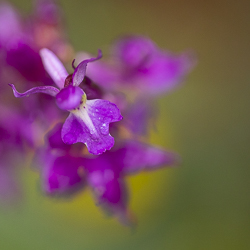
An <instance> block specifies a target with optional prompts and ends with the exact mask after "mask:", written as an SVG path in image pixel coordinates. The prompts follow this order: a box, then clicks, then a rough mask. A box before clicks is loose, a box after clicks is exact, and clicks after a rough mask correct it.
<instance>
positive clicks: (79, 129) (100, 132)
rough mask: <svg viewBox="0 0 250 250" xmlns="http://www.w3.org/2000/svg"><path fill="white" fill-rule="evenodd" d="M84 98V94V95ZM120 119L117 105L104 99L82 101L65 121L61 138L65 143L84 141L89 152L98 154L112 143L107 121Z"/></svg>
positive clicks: (109, 147) (110, 146) (107, 148)
mask: <svg viewBox="0 0 250 250" xmlns="http://www.w3.org/2000/svg"><path fill="white" fill-rule="evenodd" d="M84 97H85V98H86V96H85V95H84ZM121 119H122V116H121V114H120V110H119V109H118V108H117V106H116V105H115V104H113V103H110V102H109V101H105V100H100V99H96V100H90V101H86V100H85V101H84V100H83V102H82V104H81V105H80V106H79V107H78V108H77V109H74V110H71V114H70V115H69V117H68V118H67V120H66V121H65V123H64V125H63V128H62V140H63V142H64V143H66V144H74V143H76V142H82V143H85V145H86V146H87V148H88V150H89V152H90V153H91V154H95V155H99V154H102V153H103V152H105V151H106V150H109V149H111V148H112V147H113V145H114V138H113V137H112V136H111V135H110V134H109V123H111V122H117V121H120V120H121Z"/></svg>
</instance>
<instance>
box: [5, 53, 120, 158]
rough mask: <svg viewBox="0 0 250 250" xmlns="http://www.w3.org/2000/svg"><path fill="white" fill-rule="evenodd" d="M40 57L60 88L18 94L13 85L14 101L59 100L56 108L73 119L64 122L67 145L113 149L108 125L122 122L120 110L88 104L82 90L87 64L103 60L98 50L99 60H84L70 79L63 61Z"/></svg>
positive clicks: (100, 102) (96, 101)
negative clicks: (42, 97)
mask: <svg viewBox="0 0 250 250" xmlns="http://www.w3.org/2000/svg"><path fill="white" fill-rule="evenodd" d="M40 55H41V58H42V61H43V64H44V67H45V70H46V71H47V73H48V74H49V75H50V77H51V78H52V79H53V81H54V82H55V84H56V85H57V87H58V88H59V89H58V88H55V87H53V86H40V87H34V88H32V89H29V90H27V91H26V92H24V93H19V92H18V91H17V90H16V88H15V86H14V85H13V84H9V85H10V86H11V87H12V90H13V93H14V95H15V97H18V98H19V97H25V96H29V95H30V94H35V93H45V94H48V95H51V96H54V97H55V98H56V103H57V106H58V107H59V108H60V109H62V110H67V111H69V112H70V115H69V116H68V118H67V119H66V121H65V122H64V125H63V128H62V131H61V136H62V140H63V142H64V143H66V144H74V143H77V142H82V143H84V144H85V145H86V146H87V148H88V150H89V152H90V153H92V154H95V155H98V154H102V153H103V152H105V151H106V150H109V149H111V148H112V147H113V145H114V138H113V137H112V136H111V135H110V134H109V124H110V123H112V122H117V121H120V120H121V119H122V116H121V114H120V110H119V109H118V107H117V106H116V105H115V104H114V103H111V102H109V101H106V100H102V99H94V100H87V96H86V94H85V92H84V91H83V90H82V89H81V88H80V87H79V85H80V84H81V83H82V81H83V80H84V77H85V74H86V68H87V64H88V63H90V62H94V61H96V60H98V59H100V58H101V57H102V53H101V51H100V50H99V52H98V56H97V57H96V58H90V59H87V60H83V61H82V62H81V63H79V65H78V66H77V67H76V68H74V67H73V68H74V73H73V74H72V75H68V73H67V71H66V69H65V68H64V66H63V64H62V63H61V61H60V60H59V59H58V58H57V57H56V55H55V54H54V53H53V52H52V51H50V50H48V49H46V48H44V49H42V50H41V51H40Z"/></svg>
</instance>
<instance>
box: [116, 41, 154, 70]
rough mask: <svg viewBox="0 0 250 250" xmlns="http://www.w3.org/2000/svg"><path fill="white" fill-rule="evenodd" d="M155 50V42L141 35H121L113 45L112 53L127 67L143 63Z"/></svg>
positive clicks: (134, 66)
mask: <svg viewBox="0 0 250 250" xmlns="http://www.w3.org/2000/svg"><path fill="white" fill-rule="evenodd" d="M155 51H156V46H155V44H154V43H153V42H152V41H151V40H150V39H148V38H146V37H143V36H127V37H123V38H121V39H119V40H118V41H117V42H116V43H115V45H114V47H113V54H114V55H116V56H117V57H118V58H119V59H120V61H121V62H122V63H123V64H124V65H125V66H127V67H129V68H136V67H138V66H139V65H140V64H142V63H145V62H146V60H148V58H150V57H151V55H152V54H153V53H154V52H155Z"/></svg>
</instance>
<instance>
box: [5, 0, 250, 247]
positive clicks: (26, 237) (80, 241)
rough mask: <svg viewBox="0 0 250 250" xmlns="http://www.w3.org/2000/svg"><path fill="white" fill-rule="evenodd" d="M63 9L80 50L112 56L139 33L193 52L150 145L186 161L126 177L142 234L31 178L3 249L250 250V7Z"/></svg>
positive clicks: (176, 4)
mask: <svg viewBox="0 0 250 250" xmlns="http://www.w3.org/2000/svg"><path fill="white" fill-rule="evenodd" d="M13 2H14V1H13ZM16 3H17V5H18V6H19V7H20V8H22V9H23V10H25V11H28V10H29V9H30V7H31V3H30V1H28V0H25V1H19V2H17V1H16ZM60 3H61V5H62V8H63V10H64V12H65V19H66V24H67V29H68V33H69V35H70V39H71V41H72V43H73V45H74V46H75V48H76V49H77V50H86V51H89V52H92V53H96V51H97V49H98V48H101V49H103V51H104V53H107V52H108V46H109V44H110V43H111V41H112V40H113V39H114V38H116V37H117V36H119V35H121V34H124V33H139V34H143V35H147V36H149V37H151V38H152V39H153V40H154V41H155V42H156V43H157V44H158V45H159V46H160V47H162V48H167V49H169V50H172V51H175V52H179V51H183V50H185V49H189V48H191V49H193V50H194V51H196V53H197V56H198V59H199V63H198V66H197V67H196V69H195V70H194V71H193V72H192V74H191V75H190V77H189V78H188V80H187V81H186V84H185V85H184V86H183V87H182V88H180V89H178V90H177V91H175V92H173V93H170V94H169V95H168V96H165V97H162V98H161V99H160V100H159V102H158V103H159V106H160V117H159V120H158V121H157V127H158V130H157V132H152V133H151V138H150V140H151V142H153V143H155V144H158V145H160V146H162V147H165V148H170V149H172V150H175V151H177V152H179V153H180V154H181V156H182V159H183V162H182V165H181V167H180V168H178V169H169V170H168V169H163V170H160V171H158V172H155V173H145V174H142V175H141V176H135V177H131V178H128V184H129V186H130V191H131V205H130V207H131V209H132V210H133V211H134V213H135V214H136V216H137V219H138V226H137V228H136V229H135V230H131V229H129V228H124V227H122V226H121V225H120V224H118V222H117V221H116V220H114V219H107V218H106V217H105V216H104V215H103V214H102V213H101V211H100V210H99V208H98V207H96V206H95V204H94V201H93V199H92V196H91V194H90V192H89V191H88V190H86V191H85V192H83V193H81V194H79V195H78V196H77V197H75V198H74V199H72V200H69V201H63V200H54V199H49V198H47V197H44V196H42V195H41V192H40V191H39V187H38V186H39V177H38V174H37V173H36V172H33V171H31V170H29V169H26V170H25V171H24V172H23V174H22V178H23V180H24V182H25V185H24V191H25V195H24V201H23V203H22V204H21V205H19V206H18V207H15V208H12V209H9V210H8V211H6V210H5V211H2V210H1V214H0V249H25V250H27V249H38V250H40V249H51V250H52V249H53V250H55V249H72V250H78V249H79V250H80V249H87V250H89V249H91V250H92V249H94V250H106V249H107V250H112V249H115V250H117V249H119V250H123V249H124V250H125V249H136V250H140V249H143V250H152V249H157V250H158V249H159V250H165V249H168V250H189V249H190V250H200V249H202V250H222V249H227V250H231V249H233V250H238V249H240V250H245V249H250V237H249V235H250V230H249V229H250V214H249V211H250V198H249V190H250V182H249V176H250V169H249V162H250V154H249V149H250V132H249V128H250V119H249V114H250V98H249V96H250V63H249V58H250V57H249V56H250V52H249V51H250V50H249V45H250V15H249V13H250V2H249V1H244V0H240V1H226V0H221V1H213V0H212V1H211V0H210V1H197V0H196V1H192V0H190V1H183V0H182V1H173V0H170V1H163V0H162V1H160V0H154V1H152V0H148V1H142V0H134V1H132V0H127V1H123V0H119V1H115V0H106V1H105V0H96V1H80V0H79V1H66V0H63V1H61V2H60Z"/></svg>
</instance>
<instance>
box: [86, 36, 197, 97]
mask: <svg viewBox="0 0 250 250" xmlns="http://www.w3.org/2000/svg"><path fill="white" fill-rule="evenodd" d="M195 64H196V58H195V56H194V53H193V52H184V53H181V54H180V55H175V54H173V53H171V52H168V51H162V50H161V49H159V48H158V47H157V46H156V45H155V44H154V43H153V42H152V41H151V40H150V39H149V38H146V37H142V36H127V37H124V38H121V39H119V40H117V41H116V43H115V44H114V45H113V47H112V50H111V57H110V59H109V61H107V62H101V61H100V62H97V63H95V64H92V65H90V67H89V68H88V73H87V75H88V76H89V77H90V78H91V79H92V80H93V81H95V82H96V83H98V84H100V85H101V86H103V87H104V88H106V89H109V90H110V89H113V90H114V89H115V90H117V89H118V90H124V89H125V90H130V91H131V88H132V89H133V91H134V92H136V93H137V95H141V96H145V95H147V96H148V97H155V96H157V95H160V94H164V93H166V92H168V91H170V90H172V89H174V88H175V87H177V86H179V84H180V83H182V82H183V80H184V79H185V77H186V75H187V74H188V73H189V72H190V71H191V70H192V69H193V68H194V66H195Z"/></svg>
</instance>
